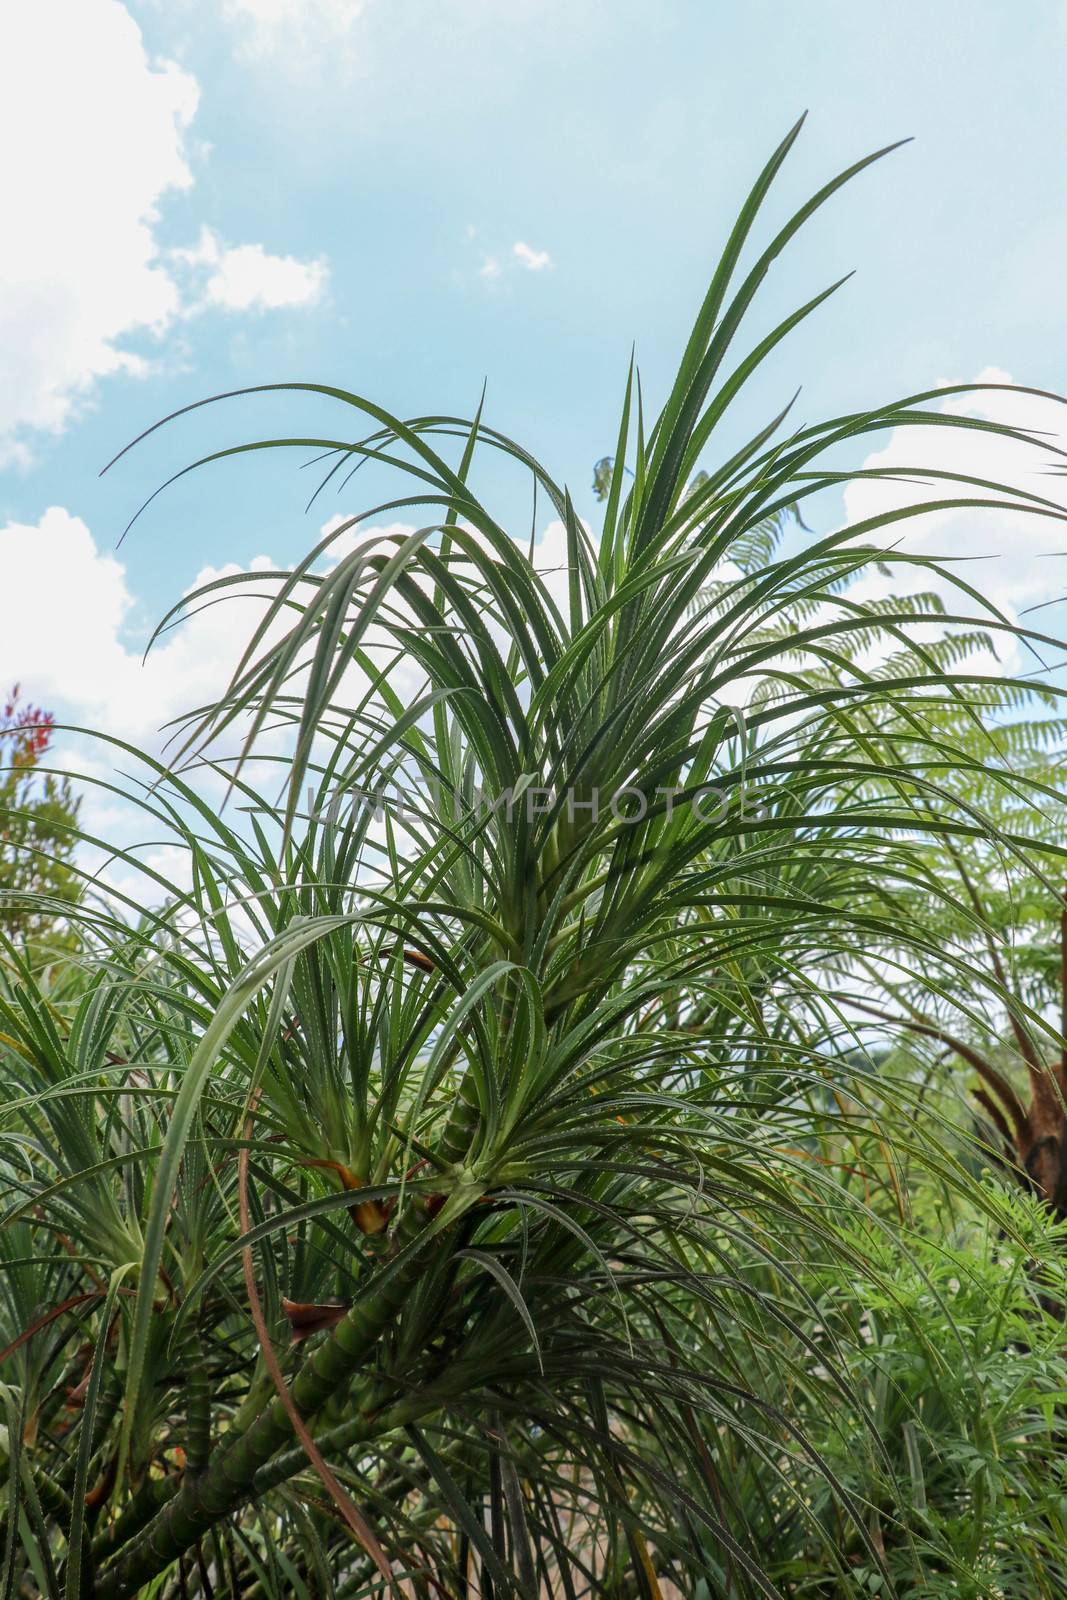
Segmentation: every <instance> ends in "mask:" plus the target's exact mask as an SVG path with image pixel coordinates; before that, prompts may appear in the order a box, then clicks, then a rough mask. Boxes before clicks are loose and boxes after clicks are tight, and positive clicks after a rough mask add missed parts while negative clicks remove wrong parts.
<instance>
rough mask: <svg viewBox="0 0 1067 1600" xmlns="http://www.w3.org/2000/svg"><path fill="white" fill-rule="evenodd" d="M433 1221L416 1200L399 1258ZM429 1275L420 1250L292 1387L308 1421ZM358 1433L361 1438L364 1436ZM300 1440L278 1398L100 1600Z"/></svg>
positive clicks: (460, 1141) (109, 1581)
mask: <svg viewBox="0 0 1067 1600" xmlns="http://www.w3.org/2000/svg"><path fill="white" fill-rule="evenodd" d="M469 1076H470V1075H469V1074H467V1075H466V1078H465V1080H464V1083H463V1084H462V1085H461V1087H460V1092H459V1095H458V1096H457V1099H456V1103H455V1105H454V1106H453V1109H452V1113H451V1115H450V1117H449V1120H448V1124H447V1126H446V1128H445V1131H444V1133H443V1135H442V1138H441V1146H440V1149H441V1154H442V1156H443V1158H444V1159H445V1161H446V1162H447V1161H455V1160H458V1159H459V1158H460V1156H461V1155H462V1154H463V1153H464V1152H465V1150H466V1149H467V1146H468V1145H469V1143H470V1136H471V1131H472V1129H473V1127H474V1123H475V1119H476V1118H477V1106H476V1103H475V1101H474V1097H473V1086H471V1087H470V1088H468V1082H469ZM430 1220H431V1218H430V1213H429V1209H428V1196H426V1195H423V1194H419V1195H416V1196H414V1197H413V1198H412V1199H411V1201H410V1202H409V1203H408V1204H407V1206H405V1208H404V1211H403V1213H402V1215H401V1217H400V1219H399V1221H398V1222H397V1226H396V1230H395V1233H394V1239H393V1248H394V1251H395V1252H396V1253H399V1252H401V1251H403V1250H405V1249H407V1248H408V1247H409V1246H412V1245H415V1244H416V1243H417V1242H418V1240H419V1238H420V1235H422V1234H423V1233H424V1232H425V1230H426V1228H427V1225H428V1223H429V1222H430ZM422 1268H423V1262H422V1257H421V1253H420V1252H419V1251H418V1250H414V1251H413V1252H412V1254H411V1256H410V1257H409V1259H408V1261H407V1263H406V1264H405V1266H404V1267H403V1268H402V1269H401V1270H399V1271H397V1272H394V1273H393V1275H392V1276H391V1277H388V1278H386V1279H385V1281H384V1282H383V1283H381V1284H380V1286H379V1287H378V1288H377V1290H372V1292H370V1293H368V1294H367V1295H366V1296H364V1297H363V1298H362V1299H361V1300H359V1301H358V1302H357V1303H356V1305H354V1306H353V1307H352V1308H351V1310H350V1311H349V1312H348V1313H347V1315H346V1316H345V1317H344V1318H343V1320H342V1321H341V1322H339V1323H338V1324H337V1326H336V1328H335V1329H334V1330H333V1332H332V1334H331V1335H330V1337H329V1338H328V1339H327V1340H326V1341H325V1343H323V1344H322V1345H320V1346H319V1348H318V1349H317V1350H316V1351H315V1352H314V1354H313V1355H312V1356H311V1357H310V1358H309V1360H308V1362H307V1364H306V1365H305V1366H304V1367H303V1368H302V1370H301V1371H300V1372H299V1373H298V1374H297V1376H296V1377H295V1378H294V1380H293V1383H292V1387H291V1393H292V1396H293V1399H294V1400H295V1402H296V1405H297V1409H298V1410H299V1412H300V1415H301V1416H302V1417H304V1418H305V1419H306V1418H310V1417H313V1416H314V1415H315V1414H316V1412H318V1411H320V1410H321V1409H322V1407H323V1406H324V1405H325V1404H326V1402H327V1401H328V1400H330V1399H334V1398H336V1396H337V1395H338V1394H340V1393H342V1392H343V1391H344V1390H345V1389H346V1388H347V1387H348V1385H349V1383H350V1382H351V1380H352V1378H353V1377H354V1376H355V1374H356V1373H357V1372H358V1371H359V1369H360V1368H361V1367H362V1366H363V1365H364V1364H365V1362H366V1361H367V1359H368V1357H369V1356H370V1355H371V1353H372V1352H373V1350H374V1347H375V1345H376V1344H377V1342H378V1340H379V1338H380V1337H381V1335H382V1334H383V1333H384V1332H385V1330H386V1328H388V1327H389V1325H390V1324H391V1323H392V1322H393V1320H394V1319H395V1317H396V1316H397V1314H398V1312H399V1311H400V1308H401V1306H402V1305H403V1304H404V1301H405V1300H406V1299H407V1297H408V1294H409V1293H410V1291H411V1289H412V1288H413V1287H414V1285H415V1283H416V1282H417V1280H418V1277H419V1275H420V1273H421V1272H422ZM356 1432H357V1437H358V1436H359V1431H358V1429H357V1430H356ZM292 1437H293V1427H292V1423H291V1421H290V1419H289V1414H288V1412H287V1411H286V1409H285V1406H284V1405H283V1404H282V1401H281V1399H280V1397H279V1396H277V1395H276V1396H275V1397H274V1399H273V1400H272V1401H271V1402H270V1403H269V1404H268V1405H267V1406H266V1407H264V1409H263V1410H262V1411H260V1413H259V1414H258V1416H257V1417H256V1418H255V1420H254V1421H253V1422H251V1424H250V1425H249V1426H248V1427H247V1428H246V1429H245V1430H244V1431H243V1432H242V1433H240V1434H239V1435H238V1436H237V1437H236V1438H234V1439H232V1440H230V1439H228V1440H227V1441H226V1443H225V1444H224V1445H223V1446H222V1448H221V1449H220V1450H219V1451H217V1452H216V1454H215V1457H214V1459H213V1460H212V1461H211V1462H210V1463H209V1465H208V1466H207V1467H206V1469H205V1470H204V1471H203V1472H201V1473H199V1474H197V1475H194V1474H193V1473H190V1472H187V1473H186V1475H185V1478H184V1480H183V1482H182V1487H181V1489H180V1490H179V1492H178V1493H177V1495H175V1497H174V1499H173V1500H171V1501H170V1502H169V1504H167V1505H165V1506H164V1507H163V1509H162V1510H161V1511H160V1512H159V1513H158V1515H157V1516H156V1517H155V1519H154V1520H153V1521H152V1523H151V1524H150V1525H149V1527H148V1528H147V1529H146V1530H145V1533H144V1535H143V1537H141V1538H139V1539H138V1540H137V1541H136V1544H135V1545H134V1546H133V1547H132V1548H127V1549H126V1550H124V1551H122V1552H121V1554H120V1555H119V1556H118V1557H117V1558H116V1560H115V1561H114V1562H112V1564H111V1565H110V1566H109V1567H108V1568H107V1569H106V1571H104V1572H103V1573H102V1574H101V1575H100V1577H99V1578H98V1580H97V1584H96V1600H125V1597H126V1596H129V1595H135V1594H136V1593H137V1591H138V1590H139V1589H140V1588H141V1586H142V1585H143V1584H145V1583H147V1582H148V1581H149V1580H150V1579H151V1578H154V1577H155V1576H157V1574H159V1573H160V1572H163V1571H164V1570H165V1569H166V1568H167V1567H168V1566H169V1565H170V1563H171V1562H172V1561H174V1560H176V1559H177V1557H178V1556H179V1555H181V1554H182V1553H183V1551H185V1550H188V1549H189V1547H190V1546H191V1545H192V1544H194V1543H195V1542H196V1540H197V1539H199V1538H202V1537H203V1535H204V1534H205V1533H207V1532H208V1530H209V1529H210V1528H212V1527H214V1526H215V1524H216V1523H218V1522H221V1521H222V1519H223V1518H224V1517H227V1516H229V1514H230V1513H231V1512H232V1511H234V1510H236V1508H237V1507H238V1506H239V1505H240V1504H241V1503H242V1501H244V1500H246V1499H247V1498H248V1497H249V1496H250V1495H252V1494H255V1493H256V1489H257V1477H258V1475H259V1474H260V1473H261V1472H262V1471H263V1469H264V1468H265V1467H266V1465H267V1463H268V1462H269V1461H270V1459H271V1457H272V1456H273V1455H274V1454H275V1453H276V1452H277V1451H278V1450H279V1449H280V1448H281V1447H282V1445H284V1444H286V1443H287V1442H288V1441H289V1440H291V1439H292ZM288 1475H289V1474H288V1472H287V1473H286V1476H288Z"/></svg>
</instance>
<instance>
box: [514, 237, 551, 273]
mask: <svg viewBox="0 0 1067 1600" xmlns="http://www.w3.org/2000/svg"><path fill="white" fill-rule="evenodd" d="M511 253H512V255H513V256H514V257H515V258H516V260H517V261H518V262H519V264H520V266H523V267H525V268H526V270H527V272H543V271H544V269H545V268H546V267H550V266H551V265H552V257H551V256H550V255H549V253H548V251H547V250H534V249H532V248H531V247H530V245H528V244H524V243H523V241H522V240H521V239H518V240H516V242H515V243H514V244H513V245H512V247H511Z"/></svg>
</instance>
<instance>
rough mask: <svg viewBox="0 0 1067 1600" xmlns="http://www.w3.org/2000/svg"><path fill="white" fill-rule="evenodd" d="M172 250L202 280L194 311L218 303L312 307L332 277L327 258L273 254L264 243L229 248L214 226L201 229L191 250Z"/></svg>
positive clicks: (233, 307)
mask: <svg viewBox="0 0 1067 1600" xmlns="http://www.w3.org/2000/svg"><path fill="white" fill-rule="evenodd" d="M171 255H172V256H173V257H174V259H175V260H176V261H180V262H182V263H184V265H185V266H186V267H187V268H189V269H190V271H191V273H192V275H193V276H194V278H198V279H202V280H203V282H202V288H201V289H200V290H199V291H198V297H194V299H193V300H192V303H191V305H190V309H191V310H201V309H203V308H204V307H206V306H217V307H221V308H222V309H224V310H227V311H277V310H281V309H282V308H283V307H286V306H312V305H314V304H315V303H316V302H317V301H318V300H320V299H321V298H322V295H323V292H324V290H325V288H326V280H327V276H328V272H327V267H326V263H325V261H322V260H321V259H320V260H315V261H300V260H298V259H297V257H296V256H275V255H271V254H270V253H269V252H268V251H266V250H264V248H263V246H262V245H261V244H242V245H236V246H230V247H227V246H225V245H223V243H222V241H221V240H220V238H219V236H218V234H217V233H215V232H214V231H213V230H212V229H211V228H207V227H205V228H202V229H201V231H200V241H199V243H198V244H197V245H196V246H195V248H193V249H191V250H174V251H172V252H171Z"/></svg>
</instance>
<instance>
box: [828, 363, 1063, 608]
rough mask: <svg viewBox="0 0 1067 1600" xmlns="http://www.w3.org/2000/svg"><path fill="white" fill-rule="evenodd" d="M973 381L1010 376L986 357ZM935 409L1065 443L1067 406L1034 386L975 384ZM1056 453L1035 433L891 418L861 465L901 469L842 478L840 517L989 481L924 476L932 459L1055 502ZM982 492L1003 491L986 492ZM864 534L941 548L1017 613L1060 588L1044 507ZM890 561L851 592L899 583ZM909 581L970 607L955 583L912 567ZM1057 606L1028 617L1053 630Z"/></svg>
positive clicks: (957, 514) (956, 567)
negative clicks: (881, 441) (1017, 434)
mask: <svg viewBox="0 0 1067 1600" xmlns="http://www.w3.org/2000/svg"><path fill="white" fill-rule="evenodd" d="M975 382H977V383H981V384H1010V383H1011V382H1012V379H1011V377H1010V376H1009V374H1008V373H1006V372H1002V371H1000V370H999V369H998V368H995V367H988V368H986V369H985V370H984V371H983V372H981V373H979V375H978V377H977V379H976V380H975ZM942 409H943V410H944V411H945V412H946V413H952V412H954V413H956V414H958V415H961V416H970V417H974V418H978V419H982V420H986V421H998V422H1003V423H1008V424H1009V425H1011V426H1012V427H1015V428H1019V429H1021V430H1024V431H1026V432H1028V433H1031V434H1036V435H1038V437H1039V438H1040V439H1041V440H1042V441H1043V442H1047V443H1048V444H1050V445H1054V446H1056V447H1058V448H1061V449H1062V448H1064V447H1065V446H1067V408H1065V407H1064V406H1063V405H1060V404H1057V403H1056V402H1055V401H1053V400H1046V399H1044V398H1042V397H1041V396H1039V395H1025V394H1018V393H1012V394H1005V393H997V392H996V391H988V392H985V393H981V392H979V393H976V394H970V395H962V396H959V397H957V398H956V399H954V400H950V401H948V402H946V403H945V404H944V406H943V408H942ZM1054 459H1055V458H1054V457H1053V455H1052V452H1051V450H1049V449H1046V448H1043V447H1042V444H1040V443H1039V444H1038V445H1037V446H1036V447H1034V446H1029V445H1025V444H1019V443H1015V442H1013V441H1012V440H1009V439H1005V438H1003V437H1000V436H998V435H996V434H992V433H988V432H985V431H982V430H978V429H964V428H946V427H944V426H932V427H922V426H918V427H914V428H912V427H908V428H898V429H895V430H894V431H893V432H892V434H890V436H889V438H888V440H887V442H886V444H885V445H884V447H883V448H882V449H880V450H877V451H874V452H873V453H872V454H870V455H869V456H868V457H867V458H866V460H865V461H864V463H863V465H864V468H865V469H868V470H876V471H877V470H885V469H894V470H899V471H900V472H901V473H902V478H888V477H887V478H868V479H864V480H860V481H858V482H854V483H851V484H849V486H848V488H847V489H846V491H845V510H846V514H847V519H848V521H849V522H850V523H856V522H859V521H861V520H863V519H865V518H867V517H872V516H878V515H880V514H882V513H884V512H887V511H891V510H893V509H896V508H898V507H902V506H905V505H909V504H913V503H915V502H916V501H927V500H942V499H952V498H968V497H986V496H987V491H983V490H981V489H973V488H969V487H967V486H966V485H960V484H956V485H954V484H952V483H946V482H943V481H939V480H937V479H934V478H926V479H925V480H924V479H923V472H924V470H926V471H929V470H930V469H933V468H937V469H940V470H942V471H949V472H958V473H967V474H971V475H973V476H974V477H978V478H984V479H986V480H988V481H991V482H998V483H1004V484H1008V485H1015V486H1016V487H1018V488H1019V489H1024V490H1025V491H1027V492H1028V493H1031V494H1038V495H1043V496H1045V497H1046V498H1048V499H1050V500H1053V501H1056V502H1057V503H1062V502H1063V501H1064V499H1065V496H1064V493H1063V479H1062V477H1057V476H1056V475H1055V474H1054V472H1050V467H1052V464H1053V461H1054ZM1061 470H1062V469H1061ZM988 498H993V499H996V498H1003V496H998V495H996V494H995V493H991V492H990V493H988ZM870 537H871V538H872V540H875V541H877V542H879V543H884V544H890V543H892V544H894V545H897V546H899V548H900V549H902V550H903V551H905V552H908V553H911V554H915V555H920V556H929V557H937V558H940V559H941V560H942V561H943V562H944V565H945V566H946V568H947V570H948V571H949V572H955V573H958V575H959V577H960V578H961V579H962V580H963V581H965V582H966V583H968V584H970V585H972V586H973V587H974V588H975V589H976V590H978V591H979V593H980V594H982V595H983V596H984V597H985V598H986V599H988V600H989V601H990V603H991V604H993V605H994V606H996V607H998V608H999V609H1000V610H1002V611H1004V612H1005V613H1006V614H1007V615H1008V616H1009V617H1011V618H1020V617H1021V618H1022V620H1023V621H1024V622H1026V621H1027V620H1028V619H1027V617H1026V616H1025V613H1026V612H1027V610H1028V608H1030V607H1032V606H1035V605H1041V604H1043V603H1044V602H1046V601H1048V600H1050V599H1053V598H1055V597H1059V596H1061V595H1064V594H1065V593H1067V523H1065V522H1063V521H1058V520H1056V519H1055V518H1054V517H1051V516H1044V515H1036V516H1035V515H1031V514H1029V513H1026V512H1018V511H1001V510H998V509H979V508H971V507H965V508H961V509H950V510H944V511H934V512H930V513H927V514H925V515H923V516H922V517H919V518H916V519H914V520H908V521H905V522H902V523H895V524H890V525H889V527H888V528H887V529H882V530H878V531H877V532H876V533H875V534H873V535H870ZM893 571H894V575H893V576H892V577H890V578H888V579H883V578H880V577H878V576H877V575H875V574H870V575H868V576H865V577H864V578H862V579H861V580H860V585H859V586H857V588H856V589H855V590H854V591H853V592H855V593H857V594H859V592H860V588H862V593H863V594H864V595H865V596H866V595H868V594H870V595H875V594H879V595H880V594H885V593H891V592H893V591H894V589H899V588H900V587H901V584H902V582H903V581H904V579H903V574H902V570H901V569H900V568H899V567H898V568H896V569H893ZM907 585H908V587H909V589H917V588H919V587H924V586H928V587H930V588H933V589H935V590H936V591H937V592H939V593H940V594H941V595H942V597H943V598H944V599H945V601H946V604H948V605H950V606H951V607H952V608H953V609H955V610H957V611H964V610H968V611H971V610H973V609H974V602H973V601H970V600H967V599H966V597H960V595H959V593H958V591H956V592H955V593H953V589H952V586H951V585H950V584H947V583H943V582H931V583H929V584H928V585H927V584H926V583H925V580H924V578H923V577H922V575H921V574H920V573H918V572H915V571H913V572H911V573H909V575H908V578H907ZM1055 616H1056V613H1055V612H1054V611H1052V610H1049V611H1047V612H1044V613H1038V614H1037V615H1036V616H1034V617H1033V619H1032V625H1033V626H1034V627H1036V628H1038V629H1042V630H1047V631H1048V632H1051V633H1055V632H1057V631H1058V629H1057V626H1056V625H1051V626H1050V625H1049V624H1050V623H1052V619H1053V618H1054V617H1055ZM1060 626H1062V624H1061V625H1060Z"/></svg>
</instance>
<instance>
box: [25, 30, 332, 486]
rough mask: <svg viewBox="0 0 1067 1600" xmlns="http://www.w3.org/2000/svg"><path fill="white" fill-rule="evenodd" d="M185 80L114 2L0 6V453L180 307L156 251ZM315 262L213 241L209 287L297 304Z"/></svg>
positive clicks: (309, 288) (190, 97)
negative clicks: (150, 49)
mask: <svg viewBox="0 0 1067 1600" xmlns="http://www.w3.org/2000/svg"><path fill="white" fill-rule="evenodd" d="M198 99H199V89H198V86H197V83H196V80H195V79H194V78H193V77H192V76H191V75H190V74H189V73H188V72H186V71H184V70H183V69H182V68H180V67H178V66H176V65H174V63H172V62H165V61H163V62H153V61H150V60H149V59H148V57H147V55H146V53H145V48H144V43H143V41H142V38H141V33H140V30H139V28H138V27H137V24H136V23H135V22H134V20H133V18H132V17H131V15H130V13H129V11H128V10H127V9H126V7H125V6H124V5H123V4H121V3H120V0H48V3H47V4H45V3H44V0H35V3H33V4H26V5H7V6H0V148H2V149H3V150H4V152H5V156H6V159H5V162H4V169H3V178H2V180H0V215H2V218H3V247H2V249H0V350H2V351H3V382H2V383H0V464H2V463H3V461H4V460H5V459H6V460H16V461H18V460H20V459H26V458H27V457H28V454H29V449H28V443H27V434H29V435H30V436H31V437H32V433H33V431H35V430H44V431H51V432H58V431H59V430H60V429H62V428H63V427H64V426H65V425H66V424H67V423H68V422H69V420H70V418H71V415H72V413H73V412H74V411H75V410H76V408H77V406H78V405H79V403H80V402H83V401H84V399H85V397H86V396H87V395H88V394H89V393H90V391H91V389H92V387H93V385H94V383H95V382H96V381H97V380H98V379H100V378H103V377H106V376H108V375H110V374H114V373H118V372H126V373H137V372H140V371H143V370H144V367H145V361H144V358H143V357H142V356H139V355H137V354H136V353H135V352H133V351H131V350H130V348H129V347H128V340H129V338H130V336H131V335H133V336H136V335H138V334H141V335H144V334H145V333H146V332H148V333H153V334H160V333H162V332H163V331H164V330H165V329H166V328H167V327H168V326H169V325H170V324H171V323H172V322H173V321H174V319H175V318H176V317H177V316H178V315H179V314H180V312H181V310H182V287H181V285H180V284H179V283H178V281H177V280H176V278H175V274H174V271H173V270H172V269H173V266H174V263H173V261H172V260H171V259H170V258H169V257H164V256H163V255H161V252H160V249H159V245H158V241H157V238H156V232H155V230H156V225H157V223H158V220H159V208H160V205H161V203H162V201H163V200H164V199H165V198H166V197H167V196H168V195H169V194H171V193H173V192H174V191H178V190H183V189H188V188H189V187H190V185H191V183H192V174H191V172H190V167H189V159H188V150H187V134H188V130H189V127H190V123H191V121H192V119H193V115H194V113H195V111H196V108H197V102H198ZM322 281H323V266H322V263H321V262H310V263H302V262H298V261H294V260H293V259H292V258H291V257H279V256H270V255H268V254H267V253H266V252H265V251H264V250H263V249H262V247H261V246H259V245H255V244H252V245H243V246H241V247H239V248H238V249H237V250H231V251H225V252H223V251H222V250H221V247H220V259H219V261H218V263H217V265H216V269H215V272H214V274H213V275H212V276H211V277H210V279H209V288H208V291H207V292H208V296H209V299H210V302H211V303H212V304H213V305H216V306H218V307H219V308H221V309H226V310H243V309H247V308H251V307H257V306H275V305H293V304H307V303H310V301H311V299H313V298H314V297H315V295H316V294H317V293H319V292H320V291H321V287H322Z"/></svg>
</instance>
